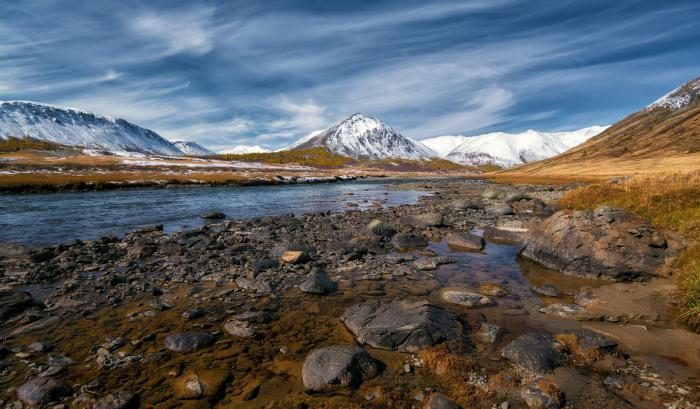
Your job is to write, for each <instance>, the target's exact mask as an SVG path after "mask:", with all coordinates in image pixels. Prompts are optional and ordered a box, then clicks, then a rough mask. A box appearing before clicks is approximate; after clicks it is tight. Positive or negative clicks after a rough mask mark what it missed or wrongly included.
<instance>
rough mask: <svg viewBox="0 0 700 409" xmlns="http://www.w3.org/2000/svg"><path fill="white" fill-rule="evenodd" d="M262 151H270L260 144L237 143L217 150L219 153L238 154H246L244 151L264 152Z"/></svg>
mask: <svg viewBox="0 0 700 409" xmlns="http://www.w3.org/2000/svg"><path fill="white" fill-rule="evenodd" d="M264 152H270V151H269V150H267V149H265V148H263V147H262V146H260V145H253V146H248V145H238V146H234V147H233V148H227V149H224V150H220V151H219V153H220V154H223V155H240V154H246V153H264Z"/></svg>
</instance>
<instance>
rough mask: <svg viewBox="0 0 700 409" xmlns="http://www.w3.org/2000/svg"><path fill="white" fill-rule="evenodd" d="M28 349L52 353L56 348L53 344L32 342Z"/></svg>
mask: <svg viewBox="0 0 700 409" xmlns="http://www.w3.org/2000/svg"><path fill="white" fill-rule="evenodd" d="M27 348H29V349H31V350H32V351H34V352H48V351H51V350H52V349H53V348H54V347H53V344H50V343H48V342H41V341H37V342H32V343H31V344H29V345H28V346H27Z"/></svg>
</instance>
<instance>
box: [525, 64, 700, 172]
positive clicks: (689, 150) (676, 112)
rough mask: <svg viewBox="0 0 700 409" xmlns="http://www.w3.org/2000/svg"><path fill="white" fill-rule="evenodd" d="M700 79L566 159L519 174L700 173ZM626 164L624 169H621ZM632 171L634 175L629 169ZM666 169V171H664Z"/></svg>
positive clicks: (571, 152) (565, 155) (530, 167)
mask: <svg viewBox="0 0 700 409" xmlns="http://www.w3.org/2000/svg"><path fill="white" fill-rule="evenodd" d="M699 94H700V77H699V78H696V79H694V80H692V81H690V82H688V83H686V84H684V85H682V86H680V87H678V88H676V89H674V90H673V91H671V92H669V93H668V94H666V95H664V96H663V97H661V98H659V99H658V100H656V101H655V102H653V103H652V104H650V105H648V106H646V107H644V108H643V109H641V110H640V111H638V112H635V113H633V114H632V115H630V116H628V117H626V118H624V119H622V120H621V121H619V122H617V123H615V124H614V125H613V126H611V127H610V128H608V129H607V130H605V132H602V133H601V134H600V135H597V136H596V137H594V138H591V139H590V140H588V141H587V142H586V143H583V144H581V145H579V146H577V147H575V148H573V149H571V150H569V151H567V152H564V153H563V154H561V155H559V156H557V157H554V158H551V159H548V160H545V161H542V162H537V163H533V164H531V165H527V166H523V167H522V168H518V169H517V171H518V172H526V173H546V172H552V171H555V170H556V171H557V172H568V173H571V174H576V173H578V172H581V171H582V170H583V169H586V170H588V169H594V168H600V166H601V164H603V163H607V164H609V166H610V170H611V171H615V172H616V173H622V172H625V171H627V170H629V171H633V170H634V166H633V165H634V164H637V166H638V167H639V169H638V170H640V171H641V170H644V171H650V170H653V169H652V168H653V167H658V168H659V170H665V171H671V170H683V169H685V170H687V169H697V168H698V167H700V96H698V95H699ZM621 163H626V164H627V165H626V166H625V168H624V169H623V168H622V167H621V166H620V164H621ZM628 168H629V169H628ZM661 168H664V169H661Z"/></svg>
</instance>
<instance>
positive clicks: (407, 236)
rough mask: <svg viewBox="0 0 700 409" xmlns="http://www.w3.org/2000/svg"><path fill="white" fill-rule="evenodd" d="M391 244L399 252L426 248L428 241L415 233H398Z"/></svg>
mask: <svg viewBox="0 0 700 409" xmlns="http://www.w3.org/2000/svg"><path fill="white" fill-rule="evenodd" d="M391 244H392V245H393V246H394V248H395V249H397V250H399V251H407V250H413V249H418V248H421V247H427V246H428V239H426V238H425V237H423V236H422V235H420V234H416V233H398V234H396V235H395V236H394V237H393V238H392V239H391Z"/></svg>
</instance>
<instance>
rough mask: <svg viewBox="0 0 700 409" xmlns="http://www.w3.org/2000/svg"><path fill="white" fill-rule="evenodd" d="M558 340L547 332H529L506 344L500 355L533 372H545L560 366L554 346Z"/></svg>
mask: <svg viewBox="0 0 700 409" xmlns="http://www.w3.org/2000/svg"><path fill="white" fill-rule="evenodd" d="M558 344H559V342H558V341H557V340H555V339H554V337H552V336H551V335H549V334H540V333H534V332H529V333H526V334H523V335H521V336H519V337H518V338H516V339H515V340H514V341H512V342H511V343H510V344H508V345H506V346H505V348H503V351H501V357H503V358H506V359H507V360H509V361H511V362H513V363H514V364H516V365H518V366H520V367H521V368H523V369H526V370H528V371H531V372H535V373H545V372H549V371H551V370H553V369H554V368H557V367H558V366H561V364H562V356H561V353H560V352H559V351H558V350H557V349H556V348H555V346H557V345H558Z"/></svg>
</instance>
